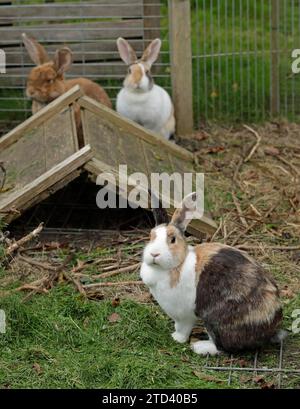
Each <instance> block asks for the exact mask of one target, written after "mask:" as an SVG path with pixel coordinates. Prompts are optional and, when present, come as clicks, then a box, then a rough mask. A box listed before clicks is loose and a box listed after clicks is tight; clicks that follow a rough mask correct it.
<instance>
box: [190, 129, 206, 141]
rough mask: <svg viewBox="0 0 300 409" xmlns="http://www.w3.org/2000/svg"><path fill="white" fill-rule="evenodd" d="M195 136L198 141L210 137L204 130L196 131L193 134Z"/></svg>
mask: <svg viewBox="0 0 300 409" xmlns="http://www.w3.org/2000/svg"><path fill="white" fill-rule="evenodd" d="M193 137H194V139H196V141H203V140H204V139H207V138H208V135H207V134H206V133H204V132H201V131H199V132H195V133H194V134H193Z"/></svg>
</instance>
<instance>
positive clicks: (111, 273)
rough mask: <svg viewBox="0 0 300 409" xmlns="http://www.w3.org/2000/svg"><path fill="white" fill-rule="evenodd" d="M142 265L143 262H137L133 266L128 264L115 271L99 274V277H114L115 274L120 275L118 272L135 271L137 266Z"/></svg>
mask: <svg viewBox="0 0 300 409" xmlns="http://www.w3.org/2000/svg"><path fill="white" fill-rule="evenodd" d="M140 265H141V263H136V264H133V265H131V266H126V267H122V268H119V269H117V270H114V271H110V272H109V273H103V274H99V275H98V278H107V277H112V276H115V275H118V274H121V273H129V272H130V271H134V270H136V269H137V268H139V267H140Z"/></svg>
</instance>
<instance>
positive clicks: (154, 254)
mask: <svg viewBox="0 0 300 409" xmlns="http://www.w3.org/2000/svg"><path fill="white" fill-rule="evenodd" d="M151 256H152V257H153V258H156V257H158V256H160V253H151Z"/></svg>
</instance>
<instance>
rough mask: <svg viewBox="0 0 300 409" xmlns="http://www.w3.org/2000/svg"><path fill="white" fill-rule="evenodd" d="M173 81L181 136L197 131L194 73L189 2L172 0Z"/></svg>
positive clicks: (174, 99) (171, 47) (171, 42)
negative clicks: (194, 106)
mask: <svg viewBox="0 0 300 409" xmlns="http://www.w3.org/2000/svg"><path fill="white" fill-rule="evenodd" d="M169 27H170V52H171V71H172V72H171V78H172V90H173V102H174V106H175V116H176V121H177V126H176V132H177V134H178V135H187V134H190V133H192V131H193V125H194V124H193V69H192V43H191V10H190V1H189V0H169Z"/></svg>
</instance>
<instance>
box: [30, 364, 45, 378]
mask: <svg viewBox="0 0 300 409" xmlns="http://www.w3.org/2000/svg"><path fill="white" fill-rule="evenodd" d="M32 369H33V370H34V371H35V372H36V373H37V375H41V373H42V372H43V371H42V368H41V366H40V364H38V363H37V362H35V363H34V364H33V365H32Z"/></svg>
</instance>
